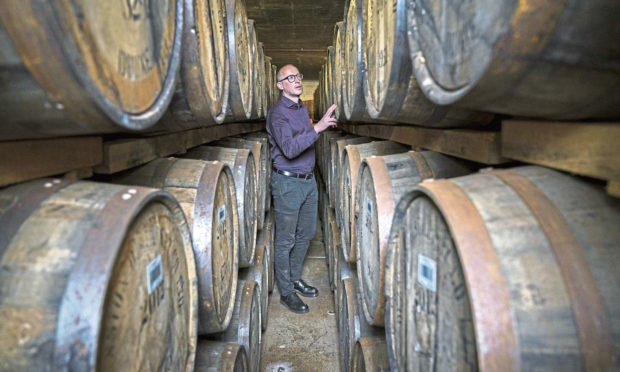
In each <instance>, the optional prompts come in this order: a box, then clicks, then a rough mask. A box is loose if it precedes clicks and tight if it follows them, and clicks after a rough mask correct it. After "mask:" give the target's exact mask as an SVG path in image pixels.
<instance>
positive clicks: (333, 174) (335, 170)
mask: <svg viewBox="0 0 620 372" xmlns="http://www.w3.org/2000/svg"><path fill="white" fill-rule="evenodd" d="M356 138H364V137H360V136H358V135H355V134H345V135H344V136H343V137H333V138H329V139H328V140H327V149H326V151H328V159H329V160H328V164H329V167H328V169H329V179H330V180H331V181H330V186H331V187H330V189H329V197H330V199H331V200H334V201H335V202H336V203H338V185H339V184H340V182H339V179H340V164H339V160H340V156H339V149H340V148H339V147H338V141H341V140H342V141H345V140H352V139H356ZM358 141H359V140H358ZM353 142H355V141H353ZM355 144H357V143H355ZM336 213H338V210H337V209H336Z"/></svg>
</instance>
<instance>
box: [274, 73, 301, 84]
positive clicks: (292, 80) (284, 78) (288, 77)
mask: <svg viewBox="0 0 620 372" xmlns="http://www.w3.org/2000/svg"><path fill="white" fill-rule="evenodd" d="M295 78H297V79H299V81H302V80H303V79H304V74H302V73H299V74H296V75H289V76H285V77H283V78H282V79H280V80H278V83H279V82H282V81H284V80H288V82H289V83H294V82H295Z"/></svg>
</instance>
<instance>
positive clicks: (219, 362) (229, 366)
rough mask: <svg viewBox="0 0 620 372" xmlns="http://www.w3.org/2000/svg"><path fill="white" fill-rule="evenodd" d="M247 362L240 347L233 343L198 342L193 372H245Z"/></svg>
mask: <svg viewBox="0 0 620 372" xmlns="http://www.w3.org/2000/svg"><path fill="white" fill-rule="evenodd" d="M247 370H248V360H247V356H246V355H245V350H244V349H243V347H242V346H240V345H238V344H236V343H234V342H219V341H209V340H200V341H199V342H198V348H197V350H196V368H195V371H208V372H210V371H221V372H246V371H247Z"/></svg>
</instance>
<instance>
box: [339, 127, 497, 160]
mask: <svg viewBox="0 0 620 372" xmlns="http://www.w3.org/2000/svg"><path fill="white" fill-rule="evenodd" d="M338 127H339V128H341V129H343V130H345V131H347V132H351V133H355V134H357V135H360V136H369V137H377V138H382V139H387V140H391V141H394V142H400V143H404V144H407V145H410V146H414V147H419V148H423V149H427V150H432V151H437V152H440V153H443V154H447V155H452V156H455V157H458V158H462V159H467V160H472V161H476V162H479V163H483V164H501V163H504V162H506V161H507V159H505V158H503V157H502V156H501V141H500V139H501V136H500V133H499V132H491V131H478V130H468V129H429V128H421V127H416V126H411V125H404V126H403V125H376V124H368V125H366V124H363V125H361V124H360V125H353V124H338Z"/></svg>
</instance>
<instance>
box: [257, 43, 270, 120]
mask: <svg viewBox="0 0 620 372" xmlns="http://www.w3.org/2000/svg"><path fill="white" fill-rule="evenodd" d="M265 57H266V56H265V45H264V44H263V42H261V41H259V42H258V59H257V66H256V68H257V69H258V73H259V75H260V76H259V78H260V79H261V90H260V92H258V93H257V94H260V96H261V97H260V102H261V112H262V115H261V118H266V117H267V111H268V110H269V107H270V106H269V102H268V101H267V85H269V82H268V80H267V79H268V75H267V69H266V68H265Z"/></svg>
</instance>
